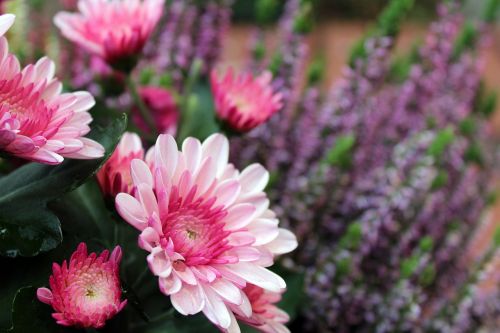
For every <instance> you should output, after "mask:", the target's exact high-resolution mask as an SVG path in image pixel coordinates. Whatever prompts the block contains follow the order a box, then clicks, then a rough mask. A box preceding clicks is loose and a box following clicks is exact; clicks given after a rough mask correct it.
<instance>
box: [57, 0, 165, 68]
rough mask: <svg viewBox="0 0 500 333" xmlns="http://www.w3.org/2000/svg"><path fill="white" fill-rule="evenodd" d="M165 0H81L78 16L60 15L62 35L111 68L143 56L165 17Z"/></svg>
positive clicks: (63, 13)
mask: <svg viewBox="0 0 500 333" xmlns="http://www.w3.org/2000/svg"><path fill="white" fill-rule="evenodd" d="M164 2H165V1H164V0H80V1H79V2H78V10H79V12H76V13H72V12H60V13H58V14H57V15H56V16H55V18H54V23H55V24H56V26H57V27H58V28H59V29H60V30H61V33H62V34H63V35H64V36H65V37H66V38H67V39H69V40H71V41H72V42H74V43H76V44H78V45H80V46H82V47H83V48H85V49H86V50H87V51H88V52H90V53H92V54H94V55H96V56H99V57H101V58H102V59H104V60H105V61H106V62H108V63H109V64H112V65H115V64H117V63H119V62H121V61H124V60H127V59H129V58H133V57H135V56H137V55H138V54H140V53H141V52H142V49H143V48H144V45H145V44H146V42H147V40H148V39H149V37H150V36H151V34H152V33H153V31H154V29H155V27H156V25H157V24H158V21H159V20H160V18H161V15H162V13H163V6H164Z"/></svg>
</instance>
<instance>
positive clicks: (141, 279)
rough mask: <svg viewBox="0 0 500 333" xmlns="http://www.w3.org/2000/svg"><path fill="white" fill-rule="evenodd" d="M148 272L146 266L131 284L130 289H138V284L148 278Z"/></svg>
mask: <svg viewBox="0 0 500 333" xmlns="http://www.w3.org/2000/svg"><path fill="white" fill-rule="evenodd" d="M148 272H149V267H148V266H147V265H146V267H145V268H144V270H143V271H142V272H141V274H140V275H139V276H138V277H137V279H136V280H135V282H134V283H133V284H132V289H137V288H138V287H140V284H141V283H142V282H143V280H144V279H145V278H146V277H147V276H148Z"/></svg>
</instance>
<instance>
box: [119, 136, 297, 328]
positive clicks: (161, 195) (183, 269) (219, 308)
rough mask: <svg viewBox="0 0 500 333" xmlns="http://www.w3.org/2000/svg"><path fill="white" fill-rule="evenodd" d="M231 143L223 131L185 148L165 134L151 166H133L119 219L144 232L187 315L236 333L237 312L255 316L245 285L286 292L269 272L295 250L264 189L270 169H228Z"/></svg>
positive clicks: (157, 271) (163, 278) (163, 285)
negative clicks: (130, 189)
mask: <svg viewBox="0 0 500 333" xmlns="http://www.w3.org/2000/svg"><path fill="white" fill-rule="evenodd" d="M228 154H229V143H228V140H227V139H226V137H224V136H223V135H220V134H214V135H212V136H210V137H209V138H208V139H207V140H205V142H204V143H203V144H201V143H200V142H199V141H198V140H196V139H194V138H188V139H186V140H185V141H184V143H183V145H182V151H179V150H178V148H177V144H176V142H175V140H174V138H173V137H172V136H170V135H160V136H159V137H158V140H157V143H156V145H155V146H154V148H153V149H152V150H151V152H148V154H147V156H146V159H147V163H146V162H144V161H141V160H134V161H132V167H131V170H132V180H133V183H134V185H135V186H136V192H135V197H132V196H131V195H129V194H125V193H120V194H118V196H117V197H116V207H117V209H118V212H119V213H120V215H121V216H122V217H123V218H124V219H125V220H126V221H127V222H128V223H130V224H131V225H132V226H134V227H135V228H137V229H139V230H140V231H141V234H140V235H139V246H140V247H141V248H143V249H144V250H146V251H149V252H150V254H149V256H148V264H149V267H150V269H151V271H152V272H153V274H154V275H156V276H157V277H158V279H159V287H160V290H161V291H162V292H163V293H164V294H166V295H170V296H171V301H172V304H173V306H174V307H175V308H176V309H177V310H178V311H179V312H180V313H182V314H184V315H190V314H195V313H198V312H200V311H203V313H204V314H205V315H206V316H207V317H208V319H209V320H211V321H212V322H213V323H214V324H216V325H217V326H219V327H220V328H222V329H225V330H228V331H229V332H238V331H239V329H238V326H237V324H236V321H235V319H234V314H233V312H232V311H231V309H232V308H235V309H238V311H240V312H241V313H243V314H245V315H246V317H250V316H251V315H252V309H251V307H250V304H249V302H246V301H245V300H246V296H245V294H244V292H243V288H245V286H247V284H249V283H251V284H254V285H256V286H259V287H261V288H263V289H265V290H268V291H273V292H280V291H282V290H283V289H284V288H285V287H286V286H285V282H284V280H283V279H282V278H281V277H280V276H278V275H276V274H275V273H273V272H271V271H270V270H268V269H267V268H265V267H268V266H271V265H272V264H273V261H274V256H275V255H279V254H283V253H287V252H289V251H291V250H293V249H294V248H295V247H296V246H297V240H296V238H295V236H294V235H293V234H292V233H291V232H289V231H287V230H284V229H280V228H278V220H277V219H276V216H275V214H274V213H273V212H272V211H271V210H270V209H269V200H268V199H267V196H266V194H265V193H264V192H263V190H264V188H265V186H266V184H267V182H268V180H269V174H268V172H267V171H266V170H265V169H264V168H263V167H262V166H260V165H257V164H255V165H251V166H249V167H247V168H246V169H245V170H243V172H241V173H240V172H238V170H236V169H235V168H234V166H233V165H232V164H228Z"/></svg>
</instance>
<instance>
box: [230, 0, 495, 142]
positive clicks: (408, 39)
mask: <svg viewBox="0 0 500 333" xmlns="http://www.w3.org/2000/svg"><path fill="white" fill-rule="evenodd" d="M388 2H389V1H388V0H317V3H316V7H315V8H316V9H315V13H314V15H315V17H316V23H315V26H314V28H313V32H312V33H311V35H310V37H309V41H308V42H309V46H310V49H311V54H312V56H313V57H314V56H321V57H323V58H324V61H325V63H326V66H325V68H326V69H327V71H328V72H327V73H326V80H325V81H324V84H325V89H328V87H330V85H331V83H332V82H333V81H334V80H335V79H336V78H338V77H339V75H340V74H341V71H342V68H343V67H344V66H345V64H346V63H347V61H348V59H349V54H350V50H351V48H352V47H353V45H354V44H355V43H356V41H358V40H359V39H360V38H361V37H362V36H363V34H364V33H366V31H367V30H368V29H369V28H370V27H371V26H373V24H374V20H375V18H376V17H377V15H378V14H380V12H381V10H382V9H383V8H384V7H385V6H386V5H387V4H388ZM438 2H439V1H437V0H419V1H416V2H415V6H414V8H413V9H412V13H411V15H410V16H409V17H408V21H407V22H406V23H405V24H404V25H403V27H402V30H401V33H400V34H399V36H398V39H397V46H396V50H395V51H396V52H395V54H396V56H397V55H398V54H404V53H406V52H408V51H409V49H410V48H411V47H413V45H416V44H418V43H419V42H421V41H422V39H423V38H424V36H425V33H426V31H427V28H428V24H429V23H430V22H431V21H432V20H433V19H435V18H436V6H437V4H438ZM485 2H486V1H482V0H465V3H466V10H467V15H468V16H470V17H476V16H477V15H479V13H481V12H482V11H483V10H484V8H483V7H484V4H485ZM283 3H284V1H282V3H281V8H279V9H277V10H276V12H275V14H274V20H276V21H277V20H278V18H279V17H280V15H281V11H282V9H283V8H282V6H283ZM255 20H256V13H255V3H254V1H249V0H236V1H235V4H234V14H233V21H234V23H235V24H233V25H232V26H231V27H230V31H229V34H228V35H227V37H226V40H225V42H224V45H225V48H224V52H223V59H222V62H225V63H229V64H232V65H234V66H237V67H241V66H243V64H244V62H245V61H246V60H247V59H248V53H249V40H250V38H251V36H252V32H253V30H254V25H253V22H255ZM269 29H270V30H274V29H273V27H272V24H271V27H270V28H269ZM273 41H274V38H273V36H272V34H271V36H270V37H269V38H268V43H269V44H270V46H273V45H274V44H275V43H273ZM490 42H491V45H490V46H489V47H488V48H486V49H485V50H484V52H485V53H486V54H485V64H484V68H485V70H484V78H485V81H486V83H487V85H488V87H489V88H491V89H493V90H495V91H497V92H499V93H500V24H497V25H496V26H495V27H493V34H492V40H491V41H490ZM493 125H494V127H495V132H496V133H497V135H499V136H500V110H498V111H497V112H496V114H495V116H494V117H493Z"/></svg>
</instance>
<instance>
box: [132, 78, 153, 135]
mask: <svg viewBox="0 0 500 333" xmlns="http://www.w3.org/2000/svg"><path fill="white" fill-rule="evenodd" d="M127 87H128V90H129V92H130V95H131V96H132V99H133V100H134V102H135V104H136V105H137V107H138V109H139V112H140V113H141V116H142V118H143V119H144V121H145V122H146V124H147V126H148V127H149V129H150V130H151V133H152V134H153V135H154V136H157V135H158V133H157V129H156V123H155V120H154V118H153V116H152V115H151V112H150V111H149V109H148V107H147V106H146V104H144V101H143V100H142V98H141V96H139V92H138V91H137V86H136V84H135V82H134V80H133V79H132V76H131V75H129V76H128V77H127Z"/></svg>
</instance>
